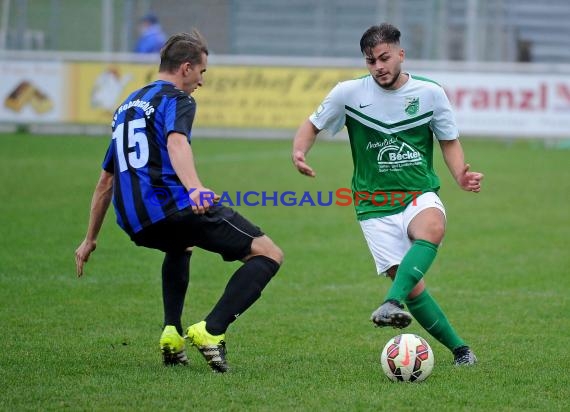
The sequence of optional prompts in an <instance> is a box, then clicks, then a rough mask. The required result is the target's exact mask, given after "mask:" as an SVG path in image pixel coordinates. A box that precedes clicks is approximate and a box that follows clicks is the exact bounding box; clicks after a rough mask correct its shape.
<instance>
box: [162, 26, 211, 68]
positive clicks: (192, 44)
mask: <svg viewBox="0 0 570 412" xmlns="http://www.w3.org/2000/svg"><path fill="white" fill-rule="evenodd" d="M202 53H206V55H207V54H208V45H207V44H206V39H204V37H203V36H202V35H201V34H200V32H199V31H198V30H196V29H192V31H191V32H190V33H178V34H175V35H173V36H171V37H170V38H169V39H168V40H167V41H166V43H165V44H164V46H162V49H161V50H160V66H159V69H158V71H159V72H174V71H176V70H177V69H178V68H179V67H180V65H181V64H183V63H186V62H188V63H191V64H200V63H201V62H202Z"/></svg>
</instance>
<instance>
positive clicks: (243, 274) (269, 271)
mask: <svg viewBox="0 0 570 412" xmlns="http://www.w3.org/2000/svg"><path fill="white" fill-rule="evenodd" d="M278 270H279V263H277V262H276V261H274V260H273V259H270V258H268V257H266V256H254V257H252V258H251V259H249V260H248V261H247V262H245V263H244V264H243V265H242V266H241V267H240V268H239V269H238V270H236V272H235V273H234V274H233V276H232V277H231V279H230V280H229V282H228V284H227V286H226V289H225V290H224V293H223V295H222V297H221V298H220V300H219V301H218V303H216V306H214V309H212V311H211V312H210V314H209V315H208V316H207V317H206V319H205V320H206V329H207V331H208V332H209V333H211V334H212V335H221V334H222V333H225V332H226V329H227V328H228V326H229V325H230V323H232V322H233V321H234V320H236V319H237V317H238V316H239V315H241V314H242V313H244V312H245V311H246V310H247V309H248V308H249V307H250V306H251V305H253V303H254V302H255V301H256V300H257V299H258V298H259V297H260V296H261V291H262V290H263V289H264V288H265V286H267V284H268V283H269V281H270V280H271V278H272V277H273V276H274V275H275V274H276V273H277V271H278Z"/></svg>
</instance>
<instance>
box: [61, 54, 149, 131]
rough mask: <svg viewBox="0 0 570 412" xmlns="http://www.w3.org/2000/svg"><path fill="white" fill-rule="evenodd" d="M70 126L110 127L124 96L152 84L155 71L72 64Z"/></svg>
mask: <svg viewBox="0 0 570 412" xmlns="http://www.w3.org/2000/svg"><path fill="white" fill-rule="evenodd" d="M71 66H72V68H71V70H70V72H71V76H70V77H71V79H70V80H71V82H70V83H71V84H70V87H71V88H72V89H73V92H74V93H73V94H72V95H73V100H74V101H73V102H72V104H71V105H70V111H71V113H70V115H69V118H70V119H71V122H72V123H87V124H109V125H110V124H111V118H112V116H113V113H114V112H115V109H116V108H117V107H118V106H119V105H120V104H121V102H122V101H123V100H124V99H126V98H127V96H128V95H129V94H130V93H132V92H133V91H135V90H136V89H138V88H139V87H142V86H144V85H145V84H147V83H150V82H151V81H153V80H155V77H156V72H157V67H156V65H148V64H127V63H116V64H115V63H71Z"/></svg>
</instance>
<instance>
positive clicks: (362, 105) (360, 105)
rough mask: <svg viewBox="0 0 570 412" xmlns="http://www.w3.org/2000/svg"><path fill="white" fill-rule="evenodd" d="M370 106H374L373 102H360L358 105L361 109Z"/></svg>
mask: <svg viewBox="0 0 570 412" xmlns="http://www.w3.org/2000/svg"><path fill="white" fill-rule="evenodd" d="M368 106H372V103H368V104H362V103H360V104H359V105H358V107H360V108H361V109H364V108H365V107H368Z"/></svg>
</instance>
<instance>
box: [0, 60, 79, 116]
mask: <svg viewBox="0 0 570 412" xmlns="http://www.w3.org/2000/svg"><path fill="white" fill-rule="evenodd" d="M65 65H66V64H65V63H59V62H32V61H21V62H11V61H0V78H1V79H2V81H1V82H0V121H6V122H14V123H22V122H33V123H41V122H62V121H64V120H66V104H67V102H66V101H67V95H68V94H67V90H66V88H67V87H70V86H71V85H69V84H67V85H66V84H64V78H65V75H64V73H65Z"/></svg>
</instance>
